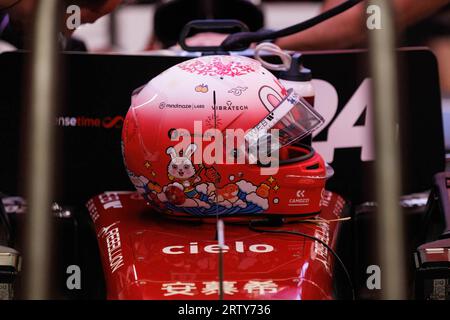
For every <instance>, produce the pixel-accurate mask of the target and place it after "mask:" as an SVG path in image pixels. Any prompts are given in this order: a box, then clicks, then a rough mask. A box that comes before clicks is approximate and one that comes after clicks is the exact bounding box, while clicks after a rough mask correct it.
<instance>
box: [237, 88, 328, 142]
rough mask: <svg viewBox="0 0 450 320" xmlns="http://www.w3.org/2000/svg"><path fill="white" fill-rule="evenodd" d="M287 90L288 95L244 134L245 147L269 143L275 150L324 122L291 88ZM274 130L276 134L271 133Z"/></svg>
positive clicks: (308, 132)
mask: <svg viewBox="0 0 450 320" xmlns="http://www.w3.org/2000/svg"><path fill="white" fill-rule="evenodd" d="M288 92H289V94H288V96H287V97H286V98H285V99H284V100H283V101H282V102H281V103H280V104H279V105H278V106H277V107H276V108H275V109H274V110H273V111H272V112H271V113H270V114H268V115H267V116H266V117H265V118H264V119H263V120H262V121H261V122H260V123H258V124H257V125H256V126H255V127H254V128H253V129H252V130H250V131H249V132H248V133H247V134H246V135H245V141H246V142H247V144H248V146H247V147H249V148H257V147H258V145H260V144H261V143H263V144H267V143H270V145H271V150H272V151H273V150H277V149H280V148H282V147H284V146H287V145H289V144H291V143H293V142H295V141H296V140H299V139H302V138H304V137H305V136H307V135H309V134H310V133H312V132H313V131H314V130H316V129H318V128H319V127H320V126H321V125H322V124H323V123H324V119H323V118H322V116H321V115H320V114H318V113H317V112H316V111H315V110H314V109H313V108H312V107H311V105H310V104H308V102H306V101H305V100H304V99H303V98H302V97H301V96H300V95H298V94H297V93H295V92H294V91H293V90H292V89H289V91H288ZM274 130H275V131H276V133H277V134H273V133H274ZM268 140H270V141H268Z"/></svg>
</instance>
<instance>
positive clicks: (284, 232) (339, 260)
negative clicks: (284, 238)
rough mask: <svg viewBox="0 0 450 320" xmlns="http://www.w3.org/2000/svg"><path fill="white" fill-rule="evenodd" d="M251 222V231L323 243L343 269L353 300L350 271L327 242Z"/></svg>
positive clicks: (353, 292)
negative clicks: (270, 228)
mask: <svg viewBox="0 0 450 320" xmlns="http://www.w3.org/2000/svg"><path fill="white" fill-rule="evenodd" d="M253 222H255V220H251V221H250V223H249V224H248V228H249V229H250V230H251V231H254V232H259V233H273V234H287V235H294V236H301V237H304V238H308V239H310V240H313V241H318V242H319V243H321V244H322V245H324V246H325V248H327V249H328V251H330V252H331V254H332V255H333V256H334V257H335V258H336V260H337V261H338V262H339V265H340V266H341V268H342V270H343V271H344V273H345V277H346V278H347V281H348V284H349V286H350V290H351V295H352V300H355V289H354V287H353V281H352V278H351V277H350V273H349V272H348V270H347V267H346V266H345V264H344V262H343V261H342V260H341V258H340V257H339V255H338V254H337V253H336V252H335V251H334V250H333V249H332V248H331V247H330V246H329V245H328V244H327V243H325V241H323V240H321V239H319V238H317V237H314V236H311V235H309V234H306V233H302V232H298V231H287V230H266V229H258V228H255V227H254V226H253V224H252V223H253Z"/></svg>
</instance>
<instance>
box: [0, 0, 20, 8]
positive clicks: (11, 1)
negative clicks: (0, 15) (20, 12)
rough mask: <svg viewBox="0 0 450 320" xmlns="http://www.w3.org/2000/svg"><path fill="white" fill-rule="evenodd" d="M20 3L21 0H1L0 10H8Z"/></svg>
mask: <svg viewBox="0 0 450 320" xmlns="http://www.w3.org/2000/svg"><path fill="white" fill-rule="evenodd" d="M19 2H20V0H0V10H4V9H8V8H10V7H12V6H14V5H15V4H16V3H19Z"/></svg>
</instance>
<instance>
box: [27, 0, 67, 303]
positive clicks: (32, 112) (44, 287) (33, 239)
mask: <svg viewBox="0 0 450 320" xmlns="http://www.w3.org/2000/svg"><path fill="white" fill-rule="evenodd" d="M60 2H61V1H60V0H45V1H37V4H36V6H37V8H36V15H35V24H34V37H33V47H32V52H31V94H30V95H29V99H30V100H29V109H28V112H29V130H28V139H27V144H28V154H27V156H28V159H29V160H28V161H27V162H28V164H27V172H28V178H29V181H28V182H27V199H28V201H29V213H28V216H27V234H26V239H25V241H26V244H27V245H26V256H25V260H24V262H25V264H26V268H25V269H26V271H25V289H26V291H25V295H26V298H27V299H32V300H40V299H46V298H48V297H49V288H50V286H49V283H50V279H51V278H50V277H51V263H50V261H51V259H50V257H51V249H52V248H51V236H52V232H51V231H52V230H51V229H52V227H51V216H52V215H51V200H52V198H53V196H52V190H53V163H52V161H53V158H54V150H53V146H54V119H55V116H54V115H55V107H56V93H57V81H56V72H57V60H58V49H57V48H58V37H57V36H58V30H59V29H58V24H59V19H58V17H59V12H58V7H59V3H60Z"/></svg>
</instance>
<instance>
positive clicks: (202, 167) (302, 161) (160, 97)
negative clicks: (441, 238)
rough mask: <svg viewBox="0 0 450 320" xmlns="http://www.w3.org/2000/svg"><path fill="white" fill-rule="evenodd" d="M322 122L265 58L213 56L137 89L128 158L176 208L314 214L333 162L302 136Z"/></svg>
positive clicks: (127, 126)
mask: <svg viewBox="0 0 450 320" xmlns="http://www.w3.org/2000/svg"><path fill="white" fill-rule="evenodd" d="M322 123H323V119H322V118H321V116H320V115H319V114H317V112H315V111H314V110H313V109H312V107H311V106H310V105H308V103H307V102H306V101H305V100H304V99H302V98H301V97H300V96H299V95H298V94H297V93H296V92H294V91H293V90H292V89H289V90H288V89H286V88H285V87H284V86H283V85H282V84H281V83H280V81H279V80H278V79H277V78H276V77H275V76H274V75H273V74H272V73H271V72H270V71H268V70H267V69H265V68H264V67H262V65H261V64H260V62H258V61H256V60H254V59H251V58H247V57H242V56H228V55H213V56H204V57H200V58H195V59H191V60H188V61H185V62H182V63H180V64H178V65H175V66H173V67H171V68H170V69H168V70H166V71H164V72H163V73H161V74H160V75H158V76H157V77H155V78H153V79H152V80H151V81H150V82H149V83H148V84H147V85H145V86H143V87H142V88H140V89H138V90H137V91H135V93H134V94H133V97H132V104H131V107H130V109H129V111H128V113H127V116H126V118H125V122H124V128H123V132H122V151H123V157H124V163H125V166H126V169H127V173H128V175H129V177H130V179H131V182H132V183H133V185H134V186H135V188H136V189H137V190H138V191H139V193H140V194H141V195H142V196H143V197H144V198H145V199H146V200H147V201H148V203H149V204H150V205H151V206H152V207H153V208H155V209H157V210H158V211H160V212H163V213H166V214H169V215H172V216H186V215H189V216H197V217H209V216H211V217H212V216H218V215H220V216H242V215H264V214H271V215H290V216H292V215H305V214H314V213H318V212H320V203H321V195H322V193H323V190H324V186H325V181H326V178H327V168H326V164H325V162H324V160H323V159H322V157H321V156H320V155H319V154H318V153H316V152H315V151H314V150H313V149H312V148H311V147H309V146H306V145H300V144H294V142H296V141H297V140H299V139H301V138H302V137H304V136H305V135H308V134H310V133H311V132H312V131H313V130H315V129H316V128H318V127H319V126H320V125H321V124H322Z"/></svg>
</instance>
